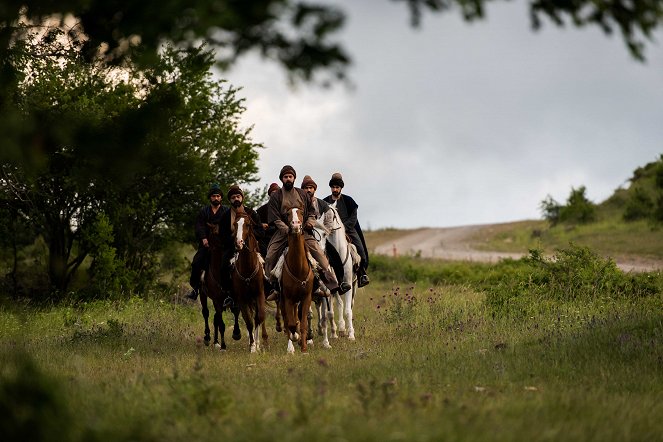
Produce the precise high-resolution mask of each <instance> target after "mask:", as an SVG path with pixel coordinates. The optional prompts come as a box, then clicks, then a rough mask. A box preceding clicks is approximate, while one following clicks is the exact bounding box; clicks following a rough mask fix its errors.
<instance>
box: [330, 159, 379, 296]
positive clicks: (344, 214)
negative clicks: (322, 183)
mask: <svg viewBox="0 0 663 442" xmlns="http://www.w3.org/2000/svg"><path fill="white" fill-rule="evenodd" d="M344 186H345V183H344V182H343V176H341V174H340V173H338V172H336V173H334V174H332V177H331V179H330V180H329V188H330V190H331V195H329V196H327V197H325V201H327V202H328V203H329V204H333V203H336V210H337V211H338V214H339V216H340V217H341V221H343V225H344V226H345V233H347V234H348V236H349V237H350V240H351V241H352V244H354V245H355V247H357V253H359V256H360V257H361V263H360V264H359V270H358V272H357V274H358V275H359V281H358V282H357V285H358V286H359V287H364V286H365V285H368V283H369V282H370V280H369V279H368V274H367V273H366V269H368V249H367V247H366V241H365V240H364V234H363V233H362V231H361V227H360V226H359V221H358V220H357V209H358V208H359V205H358V204H357V203H356V202H355V200H354V199H353V198H352V197H350V196H348V195H344V194H342V193H341V192H342V190H343V187H344Z"/></svg>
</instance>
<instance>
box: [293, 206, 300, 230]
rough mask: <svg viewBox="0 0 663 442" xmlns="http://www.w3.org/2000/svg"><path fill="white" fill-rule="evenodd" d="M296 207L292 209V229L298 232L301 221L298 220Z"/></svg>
mask: <svg viewBox="0 0 663 442" xmlns="http://www.w3.org/2000/svg"><path fill="white" fill-rule="evenodd" d="M297 210H298V209H297V208H296V207H295V208H293V209H292V223H291V224H292V229H293V230H294V231H295V232H299V231H300V230H301V228H302V222H301V221H300V220H299V217H298V216H297Z"/></svg>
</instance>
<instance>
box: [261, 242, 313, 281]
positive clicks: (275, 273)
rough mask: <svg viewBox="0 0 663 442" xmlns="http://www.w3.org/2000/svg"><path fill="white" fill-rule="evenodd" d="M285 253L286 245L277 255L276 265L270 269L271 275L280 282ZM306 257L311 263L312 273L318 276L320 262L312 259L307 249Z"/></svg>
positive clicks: (286, 251) (286, 252) (286, 250)
mask: <svg viewBox="0 0 663 442" xmlns="http://www.w3.org/2000/svg"><path fill="white" fill-rule="evenodd" d="M287 254H288V248H287V247H286V248H285V250H284V251H283V253H282V254H281V256H280V257H279V260H278V261H277V262H276V265H275V266H274V268H273V269H272V274H271V276H272V277H273V278H274V279H276V280H277V281H279V282H281V276H282V275H283V266H284V265H285V256H286V255H287ZM306 259H307V260H308V263H309V264H310V265H311V269H312V270H313V275H314V276H315V277H316V278H318V269H319V268H320V264H318V261H316V260H315V259H313V256H312V255H311V253H310V252H309V251H308V250H307V251H306Z"/></svg>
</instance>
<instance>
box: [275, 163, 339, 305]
mask: <svg viewBox="0 0 663 442" xmlns="http://www.w3.org/2000/svg"><path fill="white" fill-rule="evenodd" d="M296 177H297V173H296V172H295V169H294V168H293V167H292V166H289V165H286V166H283V168H282V169H281V173H280V174H279V179H280V180H281V182H282V183H283V186H282V188H281V189H280V190H279V191H277V192H274V193H273V194H272V196H271V197H270V198H269V210H268V215H267V220H268V223H269V224H270V225H274V226H275V227H276V232H274V236H272V239H271V240H270V241H269V246H268V247H267V256H266V257H265V273H266V274H267V275H271V271H272V270H273V269H274V266H275V265H276V263H277V261H278V259H279V257H280V256H281V254H282V253H283V250H284V249H285V247H286V246H287V245H288V232H289V228H288V225H287V224H286V223H287V219H288V210H287V209H289V208H290V209H292V208H298V209H300V210H301V211H302V213H303V214H304V242H305V243H306V247H307V249H308V251H309V252H310V253H311V255H312V256H313V259H315V260H316V261H317V262H318V263H319V264H320V271H319V276H320V279H321V280H322V282H323V283H324V284H325V286H326V287H327V288H328V289H329V291H330V292H331V293H337V292H338V291H339V287H338V282H337V281H336V277H335V276H334V273H333V272H332V271H331V268H330V266H329V261H327V257H326V256H325V254H324V253H323V252H322V250H321V249H320V245H319V244H318V242H317V241H316V240H315V238H314V237H313V235H312V234H311V232H312V231H313V226H314V224H315V219H316V217H317V213H316V212H315V209H314V208H313V206H312V205H311V199H310V198H309V196H308V195H307V194H306V192H305V191H304V190H302V189H299V188H296V187H295V178H296ZM276 287H277V284H273V289H272V293H270V296H269V297H268V298H267V299H268V300H273V299H276V297H277V296H278V290H276V289H275V288H276Z"/></svg>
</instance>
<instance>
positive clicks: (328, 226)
mask: <svg viewBox="0 0 663 442" xmlns="http://www.w3.org/2000/svg"><path fill="white" fill-rule="evenodd" d="M314 229H315V231H316V232H317V234H316V239H318V242H319V243H320V247H321V248H322V249H323V250H324V249H325V245H326V243H327V242H328V243H329V244H331V246H332V247H334V249H336V251H337V252H338V254H339V256H340V258H341V262H342V263H343V280H342V281H339V283H341V282H345V283H347V284H349V285H350V287H351V289H350V290H348V291H347V292H345V293H344V294H335V295H332V296H331V297H327V298H322V301H320V302H318V303H316V308H317V311H318V333H319V334H321V335H322V336H323V341H322V346H323V347H325V348H331V345H330V344H329V336H328V328H331V335H332V338H338V337H339V335H340V336H344V335H346V334H347V336H348V339H349V340H351V341H354V340H355V329H354V326H353V324H352V306H353V304H354V297H355V293H356V292H357V275H356V273H355V270H354V269H355V265H357V264H358V263H359V260H360V258H359V254H358V253H357V250H356V248H355V246H354V245H353V244H352V243H349V242H348V240H347V237H346V236H345V227H344V226H343V222H342V221H341V217H340V216H339V214H338V211H337V210H336V203H333V204H330V206H329V210H328V211H327V212H326V213H324V214H323V215H321V216H320V218H318V222H317V223H316V225H315V228H314ZM332 299H333V301H334V302H331V301H330V300H332ZM334 304H336V310H337V311H338V312H340V315H339V318H338V324H336V320H335V317H334Z"/></svg>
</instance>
